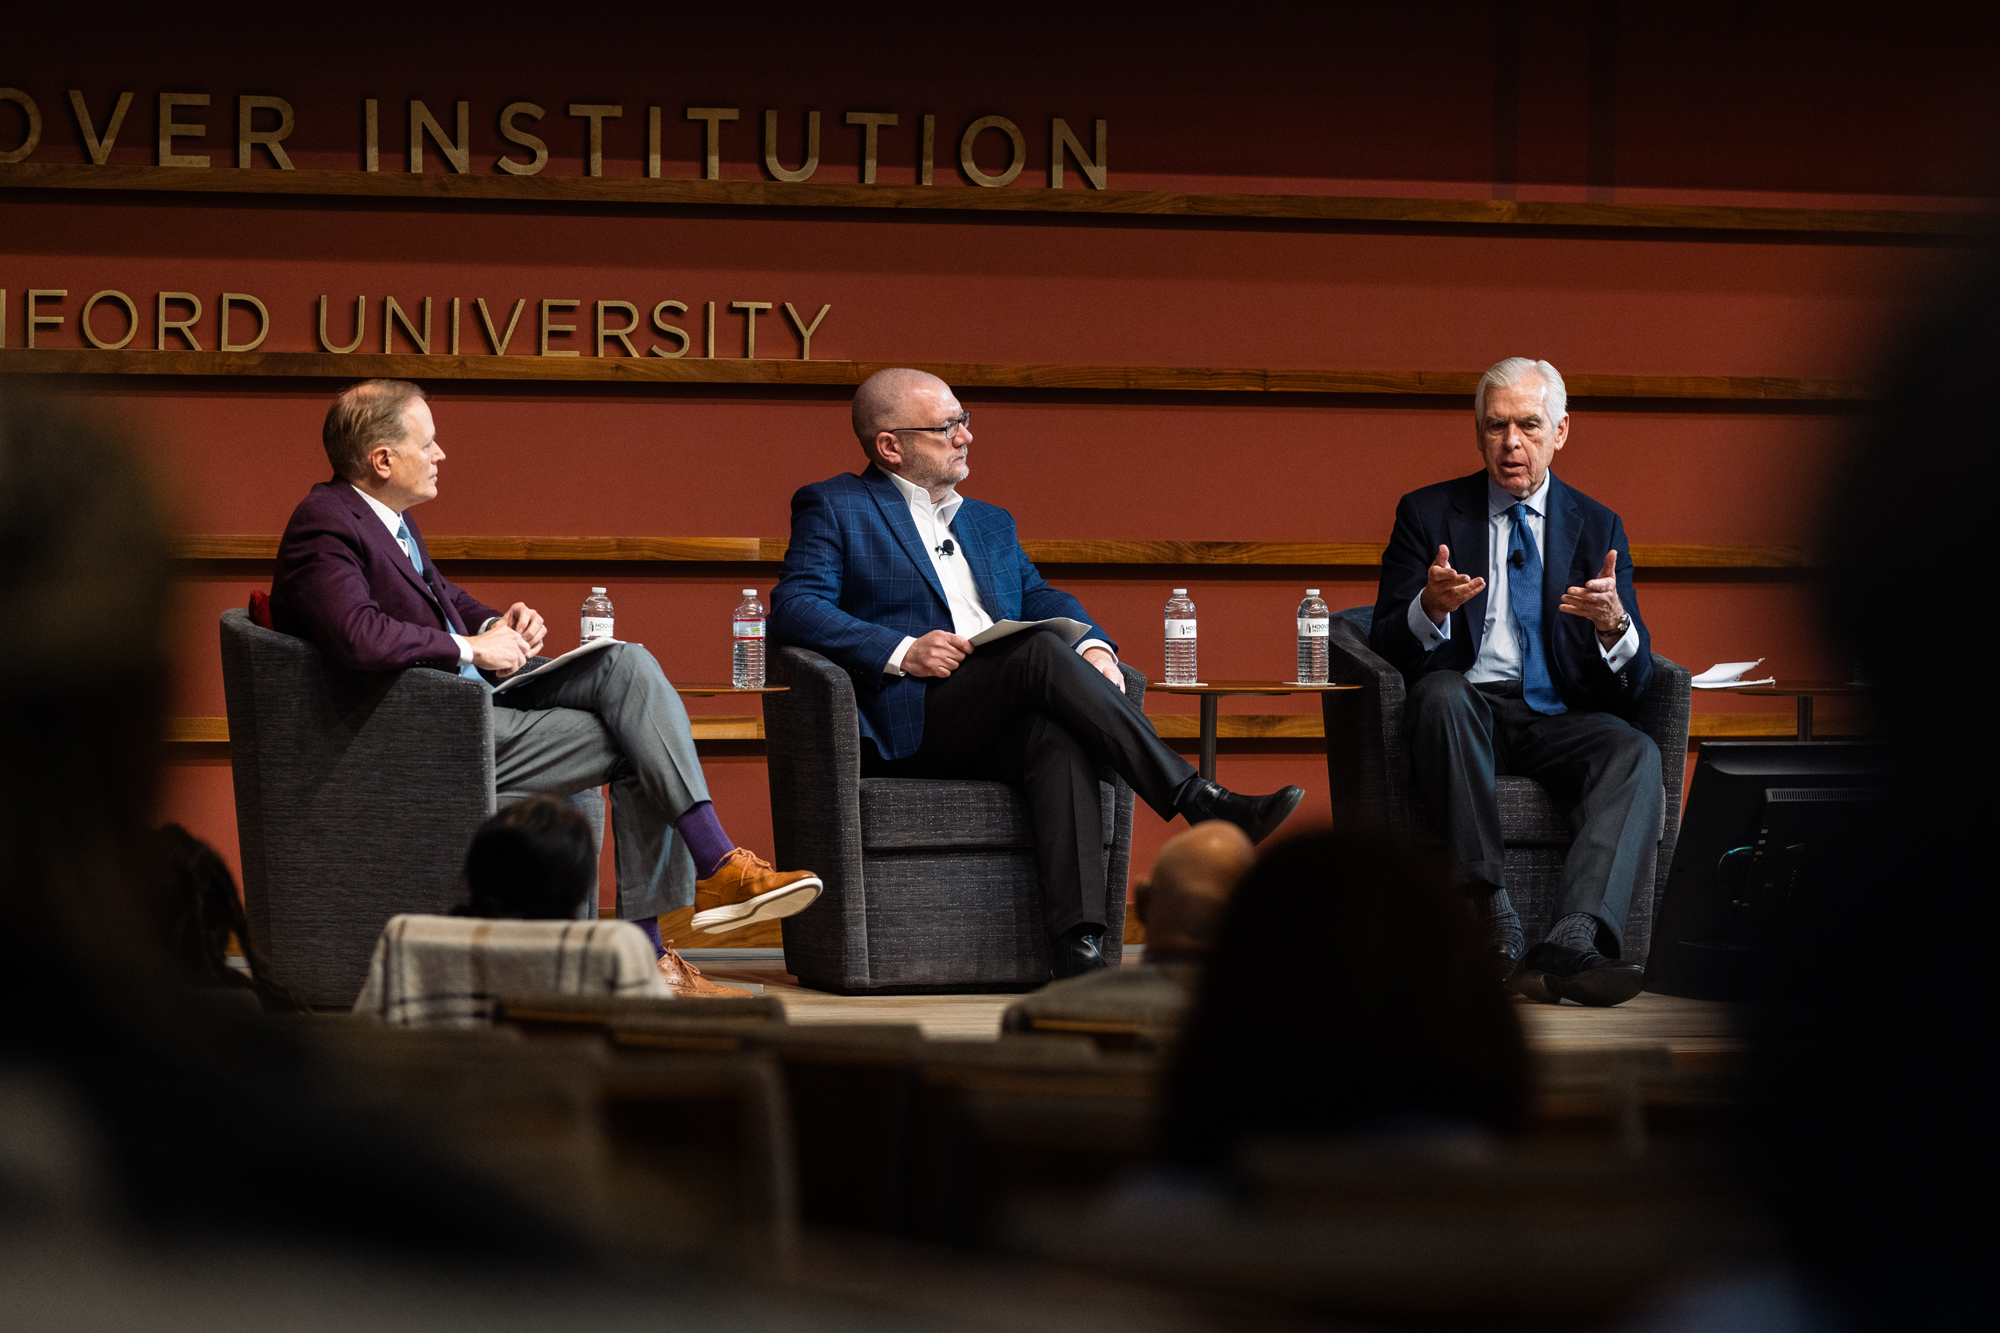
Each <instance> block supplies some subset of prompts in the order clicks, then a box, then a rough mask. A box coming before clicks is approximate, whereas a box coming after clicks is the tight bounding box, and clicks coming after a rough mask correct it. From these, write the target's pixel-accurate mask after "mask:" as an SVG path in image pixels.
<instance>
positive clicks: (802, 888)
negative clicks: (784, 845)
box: [694, 847, 820, 935]
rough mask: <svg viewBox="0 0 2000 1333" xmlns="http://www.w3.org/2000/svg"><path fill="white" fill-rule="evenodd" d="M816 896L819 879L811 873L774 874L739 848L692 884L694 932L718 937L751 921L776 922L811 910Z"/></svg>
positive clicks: (762, 862) (784, 872) (750, 853)
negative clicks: (796, 913)
mask: <svg viewBox="0 0 2000 1333" xmlns="http://www.w3.org/2000/svg"><path fill="white" fill-rule="evenodd" d="M819 891H820V881H819V876H818V875H815V874H813V872H812V871H810V870H777V869H774V868H773V867H772V865H771V863H770V862H769V861H766V860H763V859H761V858H760V857H758V856H757V854H756V853H754V852H752V851H750V850H749V849H748V848H744V847H738V848H737V849H736V850H735V851H733V852H731V853H730V854H729V855H728V856H725V857H723V858H722V864H721V865H719V866H717V867H716V868H715V873H714V874H713V875H710V876H709V877H708V878H707V879H701V880H696V881H695V885H694V905H695V907H696V908H697V909H698V910H697V911H696V912H695V914H694V928H695V929H696V930H704V931H707V932H708V933H709V934H711V935H720V934H721V933H722V932H724V931H726V930H740V929H742V928H743V927H744V926H747V925H750V924H751V923H752V922H755V921H776V920H778V919H779V918H781V917H788V916H791V915H792V914H793V913H795V912H803V911H805V910H806V909H807V908H808V907H811V906H812V905H813V900H814V899H816V898H818V897H819Z"/></svg>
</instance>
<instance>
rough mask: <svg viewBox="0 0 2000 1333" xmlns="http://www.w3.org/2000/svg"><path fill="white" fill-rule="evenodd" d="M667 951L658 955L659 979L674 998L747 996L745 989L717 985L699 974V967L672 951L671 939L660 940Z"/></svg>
mask: <svg viewBox="0 0 2000 1333" xmlns="http://www.w3.org/2000/svg"><path fill="white" fill-rule="evenodd" d="M662 943H664V944H665V945H666V946H667V951H666V952H665V953H663V954H661V955H660V980H662V981H664V982H666V983H667V989H668V990H670V991H672V992H673V994H674V998H675V999H676V1000H725V999H735V998H736V997H738V996H742V997H744V998H745V999H747V998H749V995H750V992H749V991H747V990H737V989H736V988H735V987H734V986H718V985H716V984H715V983H714V982H713V981H710V980H709V979H708V978H707V977H705V976H703V975H702V974H701V969H700V968H698V967H696V966H695V965H694V964H693V963H690V962H689V961H688V960H687V959H685V958H683V957H681V956H680V955H679V954H678V953H676V952H674V942H673V941H672V940H665V941H662Z"/></svg>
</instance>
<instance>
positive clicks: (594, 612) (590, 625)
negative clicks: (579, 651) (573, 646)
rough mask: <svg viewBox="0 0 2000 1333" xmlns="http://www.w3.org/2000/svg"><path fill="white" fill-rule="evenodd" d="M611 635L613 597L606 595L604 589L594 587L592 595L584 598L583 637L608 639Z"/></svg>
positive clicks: (585, 638) (588, 640)
mask: <svg viewBox="0 0 2000 1333" xmlns="http://www.w3.org/2000/svg"><path fill="white" fill-rule="evenodd" d="M610 637H612V636H611V599H610V598H609V597H606V596H605V595H604V589H602V588H592V589H591V590H590V596H588V597H586V598H584V599H583V638H582V642H584V643H589V642H590V641H591V640H592V639H608V638H610Z"/></svg>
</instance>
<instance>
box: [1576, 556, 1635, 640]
mask: <svg viewBox="0 0 2000 1333" xmlns="http://www.w3.org/2000/svg"><path fill="white" fill-rule="evenodd" d="M1560 609H1561V610H1563V611H1565V612H1567V613H1569V614H1570V615H1573V616H1582V617H1583V618H1584V619H1586V620H1588V621H1590V622H1591V623H1592V624H1593V625H1595V626H1597V632H1598V633H1599V634H1600V635H1604V636H1609V635H1610V634H1611V633H1612V632H1613V631H1615V630H1616V629H1617V628H1618V622H1619V621H1621V620H1623V619H1624V618H1625V604H1624V603H1623V602H1620V601H1619V600H1618V552H1616V551H1606V552H1605V553H1604V568H1603V569H1600V570H1598V571H1597V577H1596V578H1594V579H1590V580H1588V581H1587V582H1586V583H1585V584H1584V585H1583V586H1582V587H1581V588H1571V589H1569V590H1568V591H1566V592H1564V593H1563V596H1562V606H1561V608H1560Z"/></svg>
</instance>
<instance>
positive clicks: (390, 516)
mask: <svg viewBox="0 0 2000 1333" xmlns="http://www.w3.org/2000/svg"><path fill="white" fill-rule="evenodd" d="M348 485H350V486H354V483H353V482H349V483H348ZM354 493H355V494H356V495H358V496H360V497H361V498H362V499H364V500H366V501H367V502H368V507H369V508H370V509H372V510H374V511H375V517H377V518H379V519H381V520H382V526H383V527H385V528H387V529H389V535H390V536H391V537H394V538H395V539H396V545H398V546H400V547H402V548H403V554H404V555H405V556H407V557H409V558H410V560H411V561H412V564H411V566H410V567H411V568H412V569H414V568H416V565H415V563H414V562H415V559H416V554H417V552H416V538H414V537H412V538H410V540H408V541H404V540H403V536H402V534H403V516H402V515H401V514H399V513H397V512H396V511H395V510H393V509H391V508H389V506H388V505H385V504H383V503H382V502H381V501H380V500H378V499H376V498H375V497H374V496H372V495H370V494H369V493H368V492H366V491H364V490H362V489H361V488H360V487H359V486H354ZM446 619H447V621H449V619H450V617H448V616H447V617H446ZM492 623H493V622H492V621H491V620H488V621H487V622H486V624H487V625H490V624H492ZM441 628H443V629H444V632H445V633H446V634H450V635H451V641H452V642H453V643H455V644H457V645H458V664H459V665H460V666H465V665H467V664H468V663H470V662H471V661H472V645H471V644H470V643H468V642H467V641H466V638H465V636H464V635H463V634H454V633H452V630H451V628H450V626H449V624H447V625H445V626H441ZM479 632H480V633H482V634H484V633H485V632H486V626H485V625H482V626H480V631H479Z"/></svg>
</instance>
